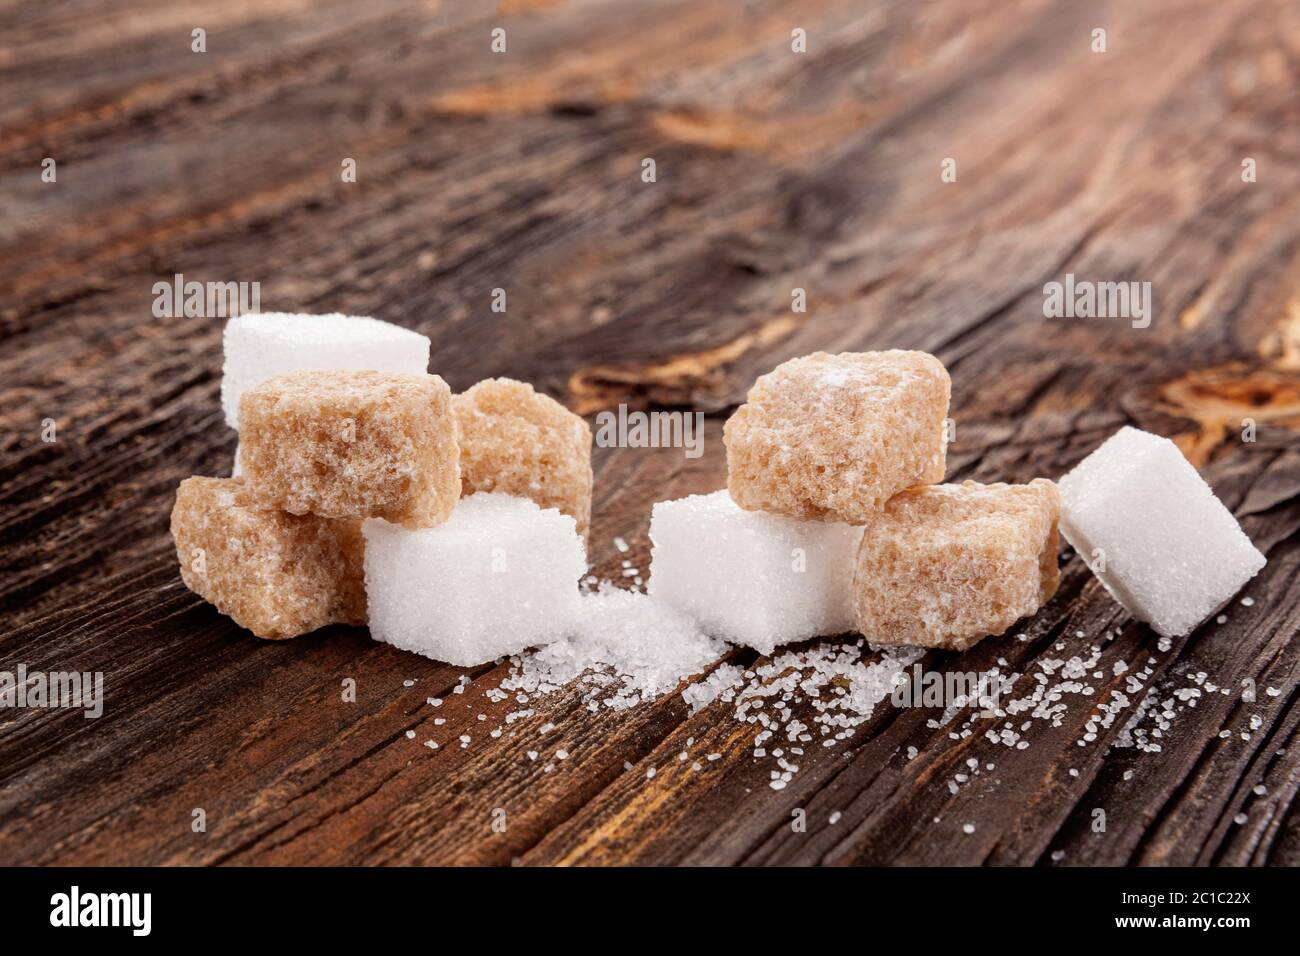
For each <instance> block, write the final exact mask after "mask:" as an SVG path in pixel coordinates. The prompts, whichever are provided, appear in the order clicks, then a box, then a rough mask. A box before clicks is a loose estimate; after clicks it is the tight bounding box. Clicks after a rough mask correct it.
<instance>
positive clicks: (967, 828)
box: [961, 823, 975, 833]
mask: <svg viewBox="0 0 1300 956" xmlns="http://www.w3.org/2000/svg"><path fill="white" fill-rule="evenodd" d="M961 832H962V833H974V832H975V824H973V823H966V824H963V825H962V828H961Z"/></svg>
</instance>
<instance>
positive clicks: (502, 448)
mask: <svg viewBox="0 0 1300 956" xmlns="http://www.w3.org/2000/svg"><path fill="white" fill-rule="evenodd" d="M452 408H453V410H454V411H455V413H456V421H457V424H458V425H459V426H460V482H461V494H462V495H472V494H474V493H476V492H479V491H488V492H503V493H505V494H510V495H519V496H520V497H523V498H531V499H532V500H533V501H535V502H537V504H538V505H540V506H541V507H543V508H557V509H559V511H560V512H561V513H562V514H566V515H569V516H570V517H571V518H573V519H574V521H576V522H577V524H578V534H580V535H582V536H583V537H584V538H585V537H586V536H587V529H588V526H589V525H590V523H591V486H592V474H591V427H590V426H589V425H588V424H587V423H586V422H585V421H584V420H583V419H581V418H579V417H578V416H577V415H575V414H573V413H572V412H571V411H569V410H568V409H567V408H565V407H564V406H563V405H561V404H560V403H559V402H557V401H556V400H555V399H553V398H551V397H549V396H547V395H540V394H538V393H537V392H536V391H534V390H533V387H532V386H531V385H528V384H526V383H524V382H516V381H514V380H512V379H508V378H494V379H487V380H485V381H482V382H479V383H478V384H477V385H475V386H474V387H473V388H470V389H469V390H467V391H466V392H464V393H463V394H460V395H455V396H453V397H452Z"/></svg>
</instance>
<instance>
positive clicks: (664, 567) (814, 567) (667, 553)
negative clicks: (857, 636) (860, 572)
mask: <svg viewBox="0 0 1300 956" xmlns="http://www.w3.org/2000/svg"><path fill="white" fill-rule="evenodd" d="M861 539H862V529H861V528H856V527H852V526H850V525H847V524H840V523H838V522H828V521H804V520H801V519H798V518H786V517H781V516H779V515H772V514H767V513H765V512H761V511H745V510H744V509H742V508H741V507H739V506H738V505H737V504H736V503H735V502H734V501H732V500H731V496H730V495H729V494H728V493H727V492H726V491H717V492H714V493H713V494H711V495H692V496H691V497H688V498H680V499H678V500H676V501H660V502H658V503H657V504H656V505H655V506H654V509H653V511H652V512H651V517H650V540H651V543H652V545H653V547H652V549H651V552H650V595H651V597H652V598H654V599H655V600H656V601H662V602H663V603H665V604H667V605H669V606H670V607H674V608H676V609H678V610H680V611H683V612H685V613H686V614H689V615H690V616H691V617H693V618H695V620H697V621H698V622H699V623H700V624H701V625H702V626H703V627H704V628H705V629H706V630H708V631H710V632H711V633H713V634H714V635H715V636H717V637H721V638H724V639H726V640H729V641H732V642H733V643H738V644H747V645H749V646H750V647H753V648H755V649H757V650H759V651H761V652H762V653H764V654H770V653H772V651H773V650H774V649H775V648H776V647H777V646H779V645H781V644H788V643H791V642H793V641H801V640H805V639H807V638H810V637H816V636H818V635H821V634H842V633H844V632H845V631H851V630H853V563H854V557H855V554H856V551H857V546H858V542H859V541H860V540H861Z"/></svg>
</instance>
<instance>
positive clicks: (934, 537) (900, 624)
mask: <svg viewBox="0 0 1300 956" xmlns="http://www.w3.org/2000/svg"><path fill="white" fill-rule="evenodd" d="M1059 514H1060V498H1059V495H1058V493H1057V490H1056V486H1055V485H1054V484H1052V482H1050V481H1048V480H1047V479H1045V478H1036V479H1034V480H1033V481H1031V482H1029V484H1027V485H1006V484H993V485H982V484H979V483H977V482H974V481H965V482H962V483H961V484H959V485H956V484H953V485H929V486H925V487H920V488H912V489H910V490H908V491H905V492H903V493H902V494H899V495H895V496H894V497H893V498H891V499H890V500H889V502H888V503H887V504H886V505H885V508H884V510H883V511H882V512H881V513H880V515H879V516H878V517H877V518H876V519H875V520H874V521H873V522H872V523H871V524H870V525H869V526H868V528H867V530H866V533H865V534H864V535H863V537H862V546H861V548H860V550H859V551H858V555H857V566H856V571H855V574H854V579H853V591H854V606H855V612H856V620H857V626H858V629H859V630H860V631H861V632H862V633H863V634H864V635H866V637H867V638H868V639H869V640H870V641H872V642H873V643H876V644H909V645H915V646H920V647H940V648H946V649H948V650H964V649H966V648H968V647H970V646H971V645H973V644H975V643H976V642H978V641H979V640H980V639H981V638H984V637H986V636H989V635H992V634H1001V633H1002V632H1003V631H1005V630H1006V629H1007V628H1008V627H1010V626H1011V625H1012V624H1014V623H1015V622H1016V621H1017V620H1019V619H1020V618H1022V617H1025V616H1027V615H1030V614H1033V613H1034V612H1036V611H1037V610H1038V609H1039V608H1040V607H1042V606H1043V604H1045V603H1046V602H1047V601H1048V600H1049V599H1050V598H1051V596H1052V595H1053V594H1055V593H1056V587H1057V585H1058V584H1059V583H1060V577H1061V575H1060V570H1059V569H1058V567H1057V562H1056V552H1057V546H1058V540H1057V519H1058V517H1059Z"/></svg>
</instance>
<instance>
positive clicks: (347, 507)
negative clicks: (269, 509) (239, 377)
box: [239, 369, 460, 528]
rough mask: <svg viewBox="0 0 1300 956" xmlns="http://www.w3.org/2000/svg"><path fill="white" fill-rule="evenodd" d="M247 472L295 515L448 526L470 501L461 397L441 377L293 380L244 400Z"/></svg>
mask: <svg viewBox="0 0 1300 956" xmlns="http://www.w3.org/2000/svg"><path fill="white" fill-rule="evenodd" d="M239 416H240V422H241V424H242V426H243V427H242V430H241V432H240V441H239V444H240V467H241V469H242V473H243V478H244V480H245V481H246V482H247V483H248V486H249V488H250V490H251V492H252V493H253V494H254V495H256V496H257V497H258V498H259V499H260V500H262V501H263V502H265V503H266V504H268V505H273V506H275V507H277V508H281V509H283V510H285V511H288V512H290V513H292V514H307V513H310V514H315V515H320V516H322V517H327V518H367V517H372V518H385V519H387V520H389V521H393V522H396V523H398V524H402V525H405V526H407V527H410V528H421V527H428V526H430V525H434V524H437V523H439V522H440V521H443V520H445V519H446V518H447V516H448V515H449V514H451V509H452V507H453V506H454V505H455V503H456V501H457V499H458V498H459V497H460V449H459V446H458V444H457V437H456V419H455V416H454V415H453V414H452V411H451V390H450V389H449V388H448V387H447V383H446V382H444V381H443V380H442V379H441V378H439V377H438V376H436V375H427V374H420V375H398V374H392V373H383V372H375V371H357V370H342V369H340V370H331V371H309V372H291V373H289V374H288V375H280V376H277V377H275V378H272V379H268V380H267V381H265V382H262V383H261V384H260V385H256V386H254V387H253V388H250V389H248V390H247V391H246V392H244V394H243V397H242V398H241V399H240V403H239Z"/></svg>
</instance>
